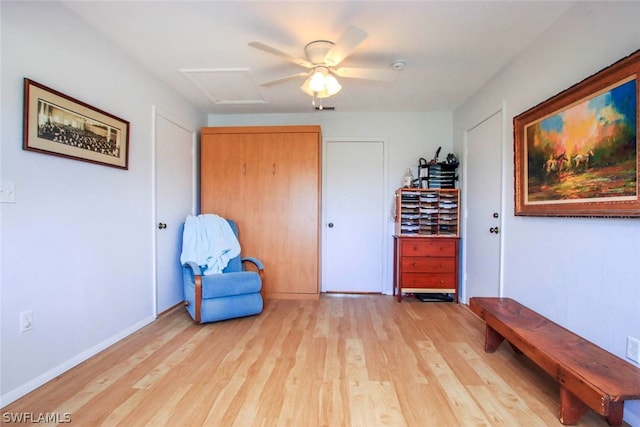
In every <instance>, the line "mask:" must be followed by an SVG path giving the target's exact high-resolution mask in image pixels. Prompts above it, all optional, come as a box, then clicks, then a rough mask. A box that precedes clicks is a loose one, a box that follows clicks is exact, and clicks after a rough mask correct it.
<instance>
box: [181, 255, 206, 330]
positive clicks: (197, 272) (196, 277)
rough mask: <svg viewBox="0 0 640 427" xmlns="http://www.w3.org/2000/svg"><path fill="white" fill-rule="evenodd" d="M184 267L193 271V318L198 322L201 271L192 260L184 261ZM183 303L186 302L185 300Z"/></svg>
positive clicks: (199, 314)
mask: <svg viewBox="0 0 640 427" xmlns="http://www.w3.org/2000/svg"><path fill="white" fill-rule="evenodd" d="M184 267H188V268H190V269H191V271H192V272H193V281H194V286H195V293H196V295H195V305H196V306H195V307H194V311H195V318H194V320H195V321H196V322H197V323H200V319H201V310H202V308H201V307H202V271H201V270H200V266H198V264H196V263H195V262H193V261H187V262H185V263H184ZM185 304H188V303H187V302H185Z"/></svg>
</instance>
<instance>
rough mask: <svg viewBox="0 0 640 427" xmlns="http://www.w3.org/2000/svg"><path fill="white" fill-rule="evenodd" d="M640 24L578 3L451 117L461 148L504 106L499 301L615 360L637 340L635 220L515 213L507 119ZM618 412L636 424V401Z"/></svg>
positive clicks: (629, 10)
mask: <svg viewBox="0 0 640 427" xmlns="http://www.w3.org/2000/svg"><path fill="white" fill-rule="evenodd" d="M639 23H640V2H594V3H578V4H576V5H575V6H574V7H573V8H572V9H570V10H569V11H568V12H567V13H566V14H565V15H564V16H562V17H561V18H560V19H559V20H558V22H556V23H555V24H554V25H553V26H552V27H551V28H550V29H549V30H548V31H546V32H545V33H544V34H543V35H542V36H541V37H540V38H539V39H538V40H536V41H535V42H534V43H533V44H532V45H531V46H530V47H529V48H528V49H527V50H526V51H524V52H522V54H521V55H519V57H518V58H517V59H516V60H514V61H512V63H511V64H509V66H508V67H506V68H505V69H504V70H502V71H501V72H500V73H499V74H498V75H497V76H495V78H494V79H492V81H490V82H489V83H488V84H487V85H485V87H484V88H483V89H482V90H481V91H480V92H478V93H477V94H476V95H475V96H473V97H472V99H470V100H469V101H468V102H467V103H466V104H465V105H463V106H462V107H461V108H459V109H458V110H457V111H455V112H454V145H455V147H457V148H458V150H462V147H463V145H464V132H465V131H466V130H468V129H470V128H471V127H472V126H473V125H475V124H476V123H478V122H479V121H481V120H482V119H484V118H485V117H487V116H488V114H490V113H492V112H494V111H496V109H497V108H498V107H499V106H500V105H501V103H502V102H503V101H504V102H505V106H506V111H505V115H506V117H507V124H508V128H507V129H505V132H504V135H505V136H506V137H507V138H506V141H505V145H504V147H503V158H505V159H507V162H506V168H505V169H504V171H503V182H504V186H503V194H504V195H505V196H504V197H505V198H506V203H505V206H508V209H507V211H505V212H504V213H503V215H504V227H503V239H504V240H503V241H504V246H503V250H504V265H503V273H504V294H505V296H508V297H513V298H515V299H517V300H519V301H520V302H522V303H524V304H525V305H527V306H529V307H531V308H532V309H534V310H536V311H538V312H540V313H542V314H544V315H545V316H547V317H549V318H551V319H552V320H554V321H556V322H557V323H559V324H561V325H563V326H565V327H567V328H569V329H570V330H572V331H574V332H576V333H577V334H579V335H581V336H583V337H585V338H587V339H589V340H591V341H593V342H595V343H596V344H598V345H600V346H601V347H603V348H605V349H607V350H608V351H610V352H612V353H614V354H616V355H618V356H620V357H622V358H625V349H626V338H627V336H628V335H631V336H635V337H640V263H639V262H638V261H639V260H640V219H593V218H585V219H576V218H541V217H515V216H514V214H513V200H514V190H513V188H514V183H513V133H512V132H513V128H512V123H513V122H512V119H513V117H514V116H517V115H518V114H520V113H522V112H523V111H526V110H527V109H529V108H530V107H533V106H534V105H536V104H538V103H540V102H542V101H544V100H546V99H548V98H550V97H551V96H553V95H555V94H557V93H559V92H561V91H562V90H564V89H566V88H568V87H570V86H571V85H573V84H575V83H577V82H579V81H581V80H583V79H585V78H586V77H589V76H590V75H593V74H595V73H596V72H598V71H599V70H601V69H603V68H605V67H607V66H608V65H610V64H612V63H614V62H616V61H617V60H619V59H621V58H622V57H624V56H627V55H629V54H630V53H632V52H633V51H635V50H636V49H638V48H640V25H639ZM468 161H469V162H472V161H473V159H468ZM625 360H628V359H625ZM629 363H631V362H629ZM624 415H625V420H626V421H627V422H629V423H630V424H631V425H636V426H640V402H639V401H631V402H627V403H626V404H625V414H624Z"/></svg>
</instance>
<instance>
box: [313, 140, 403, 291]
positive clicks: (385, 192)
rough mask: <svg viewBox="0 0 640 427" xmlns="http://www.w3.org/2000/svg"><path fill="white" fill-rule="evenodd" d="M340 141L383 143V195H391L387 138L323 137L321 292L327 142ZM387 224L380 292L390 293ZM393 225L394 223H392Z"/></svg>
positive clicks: (383, 210) (323, 258)
mask: <svg viewBox="0 0 640 427" xmlns="http://www.w3.org/2000/svg"><path fill="white" fill-rule="evenodd" d="M338 142H348V143H358V142H369V143H370V142H378V143H381V144H382V182H383V188H382V196H383V201H386V200H388V197H389V194H388V193H389V179H388V176H389V171H388V165H389V162H388V159H389V144H388V141H387V139H386V138H372V137H362V138H357V137H344V138H340V137H333V136H332V137H323V138H322V191H321V193H322V194H321V204H322V208H321V212H320V229H321V231H320V247H321V250H320V253H321V262H320V292H324V291H325V282H324V278H325V277H326V276H327V275H326V274H325V273H326V268H327V265H326V262H325V260H326V259H327V256H326V255H327V254H326V251H327V249H328V248H327V245H326V242H327V227H326V225H327V222H328V219H327V161H326V160H327V144H329V143H338ZM380 209H382V214H383V218H387V217H388V215H387V213H386V204H385V203H384V202H383V203H382V206H380ZM385 224H386V226H385V227H383V230H382V235H381V239H382V259H381V260H380V262H381V263H382V272H381V274H382V277H381V278H380V279H381V280H380V283H382V289H380V292H381V293H382V294H387V295H390V294H391V292H392V284H391V283H390V281H388V280H385V279H386V278H387V276H389V268H390V267H392V264H391V263H390V262H388V259H389V257H388V250H389V249H388V240H389V239H387V236H388V235H389V222H388V221H386V222H385ZM392 225H393V224H392Z"/></svg>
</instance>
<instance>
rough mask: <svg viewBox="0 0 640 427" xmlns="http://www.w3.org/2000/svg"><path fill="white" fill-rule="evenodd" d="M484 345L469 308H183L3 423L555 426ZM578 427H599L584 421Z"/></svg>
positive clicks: (543, 394)
mask: <svg viewBox="0 0 640 427" xmlns="http://www.w3.org/2000/svg"><path fill="white" fill-rule="evenodd" d="M483 342H484V323H483V322H482V321H481V320H480V319H479V318H477V317H476V316H475V315H474V314H472V313H471V312H470V311H469V310H468V308H467V307H466V306H465V305H462V304H453V303H440V302H437V303H429V302H425V303H422V302H419V301H417V300H415V299H411V298H407V299H404V300H403V301H402V303H398V302H396V301H395V300H394V299H393V298H392V297H391V296H383V295H334V294H323V295H322V296H321V298H320V300H319V301H299V300H267V301H266V302H265V310H264V312H263V313H262V314H261V315H258V316H254V317H248V318H243V319H234V320H229V321H224V322H219V323H211V324H207V325H195V324H193V322H192V321H191V318H190V317H189V316H188V314H187V313H186V311H185V310H184V308H182V307H178V308H176V309H174V310H172V311H170V312H169V313H167V314H165V315H163V316H162V317H160V318H159V319H158V320H157V321H156V322H154V323H153V324H151V325H149V326H147V327H145V328H144V329H142V330H140V331H138V332H136V333H135V334H133V335H131V336H129V337H127V338H126V339H124V340H122V341H120V342H119V343H117V344H115V345H113V346H112V347H110V348H108V349H107V350H105V351H103V352H102V353H100V354H98V355H96V356H95V357H93V358H91V359H89V360H88V361H86V362H84V363H83V364H81V365H79V366H77V367H76V368H74V369H72V370H70V371H68V372H66V373H65V374H63V375H61V376H60V377H58V378H56V379H54V380H52V381H51V382H49V383H47V384H45V385H43V386H42V387H40V388H39V389H37V390H35V391H33V392H32V393H30V394H28V395H27V396H25V397H23V398H22V399H19V400H18V401H16V402H14V403H12V404H10V405H8V406H7V407H5V408H3V409H2V413H3V418H4V414H6V413H12V414H16V413H24V412H29V413H34V414H36V415H37V414H40V413H45V414H47V413H58V414H64V413H68V414H70V417H71V425H77V426H99V425H103V426H117V425H123V426H165V425H166V426H332V427H333V426H393V427H398V426H435V427H438V426H444V427H451V426H509V427H512V426H527V427H528V426H560V425H561V424H560V422H559V421H558V418H557V412H558V398H559V395H558V393H559V391H558V390H559V387H558V385H557V384H556V382H555V381H554V380H553V379H552V378H550V377H549V376H547V375H546V374H545V373H544V372H543V371H541V370H540V369H539V368H538V367H537V366H535V365H534V364H532V363H531V362H530V361H529V360H528V359H526V357H524V356H522V355H515V354H514V352H513V350H512V349H511V348H510V347H509V346H508V345H503V346H501V347H500V349H499V350H498V351H497V352H496V353H493V354H485V353H484V351H483V348H484V347H483V345H484V344H483ZM34 425H36V424H34ZM37 425H38V426H41V425H55V424H54V423H50V424H46V423H37ZM60 425H65V424H60ZM578 425H579V426H606V425H607V423H606V422H605V420H604V419H603V418H602V417H600V416H599V415H597V414H596V413H595V412H593V411H589V412H588V413H587V414H586V415H585V416H584V417H583V418H582V420H581V421H580V424H578Z"/></svg>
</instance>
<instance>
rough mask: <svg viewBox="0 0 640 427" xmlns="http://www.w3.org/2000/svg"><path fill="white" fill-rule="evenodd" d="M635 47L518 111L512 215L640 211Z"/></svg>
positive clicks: (639, 65) (638, 59) (639, 69)
mask: <svg viewBox="0 0 640 427" xmlns="http://www.w3.org/2000/svg"><path fill="white" fill-rule="evenodd" d="M638 75H640V51H636V52H635V53H633V54H632V55H629V56H628V57H626V58H624V59H622V60H620V61H618V62H616V63H615V64H613V65H611V66H610V67H608V68H606V69H604V70H602V71H600V72H598V73H597V74H595V75H593V76H591V77H589V78H587V79H586V80H584V81H582V82H580V83H578V84H576V85H574V86H572V87H571V88H569V89H567V90H565V91H564V92H561V93H559V94H558V95H556V96H554V97H553V98H550V99H549V100H547V101H545V102H543V103H541V104H539V105H537V106H536V107H533V108H532V109H530V110H528V111H526V112H524V113H522V114H520V115H519V116H516V117H515V118H514V120H513V126H514V155H515V158H514V164H515V214H516V215H534V216H598V217H640V194H639V189H640V186H639V185H638V181H639V180H638V178H639V176H640V173H639V171H640V167H639V166H640V162H639V156H638V117H639V115H638V111H639V110H638V99H639V94H640V88H639V86H638Z"/></svg>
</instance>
